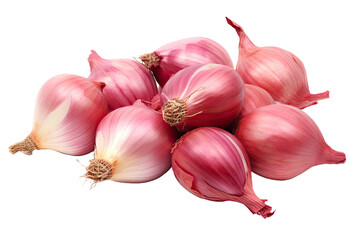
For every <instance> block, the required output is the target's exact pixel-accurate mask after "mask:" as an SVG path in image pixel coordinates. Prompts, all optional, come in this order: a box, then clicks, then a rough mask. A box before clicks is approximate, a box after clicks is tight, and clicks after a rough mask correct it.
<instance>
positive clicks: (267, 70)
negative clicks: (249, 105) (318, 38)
mask: <svg viewBox="0 0 360 240" xmlns="http://www.w3.org/2000/svg"><path fill="white" fill-rule="evenodd" d="M226 20H227V22H228V24H229V25H230V26H232V27H233V28H234V29H235V30H236V33H237V34H238V36H239V39H240V40H239V57H238V62H237V65H236V71H238V73H239V74H240V76H241V77H242V79H243V80H244V82H245V83H246V84H252V85H256V86H259V87H261V88H263V89H265V90H266V91H267V92H268V93H270V95H271V96H272V97H273V98H274V100H275V101H277V102H281V103H284V104H288V105H292V106H295V107H297V108H300V109H302V108H306V107H308V106H311V105H314V104H317V101H318V100H322V99H325V98H329V91H325V92H323V93H318V94H311V93H310V91H309V85H308V80H307V75H306V71H305V67H304V64H303V63H302V61H301V60H300V59H299V58H298V57H296V56H295V55H294V54H292V53H291V52H289V51H286V50H284V49H281V48H278V47H257V46H255V45H254V44H253V43H252V42H251V40H250V39H249V37H248V36H247V35H246V34H245V32H244V30H243V28H242V27H241V26H240V25H238V24H236V23H235V22H233V21H231V20H230V19H228V18H226Z"/></svg>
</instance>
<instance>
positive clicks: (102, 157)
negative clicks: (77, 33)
mask: <svg viewBox="0 0 360 240" xmlns="http://www.w3.org/2000/svg"><path fill="white" fill-rule="evenodd" d="M176 138H177V132H176V130H175V129H174V128H172V127H170V126H169V125H168V124H167V123H165V122H164V121H163V120H162V118H161V114H159V113H158V112H156V111H154V110H153V109H151V108H149V107H147V106H146V105H145V104H142V103H141V101H136V102H135V103H134V105H132V106H127V107H122V108H118V109H115V110H114V111H112V112H111V113H109V114H108V115H107V116H106V117H105V118H104V119H103V120H102V121H101V122H100V124H99V127H98V129H97V131H96V148H95V157H94V159H93V160H91V161H90V165H89V166H88V167H87V168H86V169H87V173H86V174H85V176H86V177H87V178H89V179H92V180H93V181H94V183H97V182H101V181H104V180H108V179H109V180H113V181H118V182H131V183H140V182H147V181H151V180H153V179H156V178H158V177H160V176H161V175H163V174H164V173H165V172H167V171H168V170H169V168H170V166H171V159H170V158H171V155H170V151H171V148H172V145H173V144H174V142H175V141H176Z"/></svg>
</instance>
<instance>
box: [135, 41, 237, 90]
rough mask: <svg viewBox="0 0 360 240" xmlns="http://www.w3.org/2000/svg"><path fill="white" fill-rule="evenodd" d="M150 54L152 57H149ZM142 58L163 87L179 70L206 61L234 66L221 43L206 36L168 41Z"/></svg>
mask: <svg viewBox="0 0 360 240" xmlns="http://www.w3.org/2000/svg"><path fill="white" fill-rule="evenodd" d="M149 56H150V58H149ZM140 59H141V60H142V61H143V62H144V63H145V65H146V66H147V67H148V68H149V69H150V70H151V71H152V72H153V73H154V75H155V77H156V80H157V81H158V83H159V84H160V86H161V87H164V85H165V84H166V82H167V81H168V80H169V79H170V78H171V76H172V75H174V74H175V73H177V72H178V71H180V70H182V69H184V68H187V67H191V66H195V65H199V64H206V63H217V64H222V65H226V66H229V67H232V68H233V63H232V61H231V58H230V56H229V54H228V53H227V51H226V50H225V48H223V47H222V46H221V45H220V44H219V43H217V42H215V41H214V40H211V39H209V38H204V37H193V38H185V39H181V40H178V41H175V42H171V43H168V44H166V45H164V46H162V47H160V48H159V49H157V50H155V51H154V52H153V53H150V54H144V55H143V56H140Z"/></svg>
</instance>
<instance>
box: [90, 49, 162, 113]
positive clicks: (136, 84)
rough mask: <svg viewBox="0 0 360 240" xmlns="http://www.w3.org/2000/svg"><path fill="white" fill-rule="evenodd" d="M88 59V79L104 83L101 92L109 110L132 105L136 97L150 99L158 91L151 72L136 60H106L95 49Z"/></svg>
mask: <svg viewBox="0 0 360 240" xmlns="http://www.w3.org/2000/svg"><path fill="white" fill-rule="evenodd" d="M88 60H89V63H90V68H91V74H90V76H89V79H91V80H93V81H95V82H104V83H105V84H106V86H105V87H104V89H103V94H104V96H105V98H106V100H107V102H108V105H109V109H110V110H114V109H116V108H119V107H124V106H129V105H132V104H133V103H134V102H135V101H136V100H137V99H143V100H145V101H150V100H151V99H152V98H153V97H154V96H155V95H156V94H157V93H158V91H157V88H156V84H155V80H154V78H153V76H152V74H151V73H150V72H149V70H148V69H146V67H145V66H144V65H142V64H141V63H138V62H137V61H134V60H130V59H115V60H106V59H102V58H101V57H100V56H99V55H98V54H97V53H96V52H95V51H91V54H90V56H89V59H88Z"/></svg>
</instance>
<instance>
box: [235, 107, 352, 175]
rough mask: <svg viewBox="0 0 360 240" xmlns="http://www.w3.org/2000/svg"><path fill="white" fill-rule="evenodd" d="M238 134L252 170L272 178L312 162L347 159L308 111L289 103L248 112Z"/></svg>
mask: <svg viewBox="0 0 360 240" xmlns="http://www.w3.org/2000/svg"><path fill="white" fill-rule="evenodd" d="M235 135H236V137H237V138H238V139H239V140H240V142H241V143H242V144H243V145H244V147H245V148H246V151H247V152H248V154H249V157H250V162H251V169H252V171H253V172H255V173H257V174H259V175H261V176H263V177H266V178H270V179H275V180H286V179H290V178H293V177H296V176H298V175H299V174H301V173H303V172H304V171H306V170H307V169H309V168H311V167H312V166H316V165H319V164H325V163H329V164H338V163H344V162H345V159H346V158H345V154H344V153H342V152H337V151H335V150H333V149H332V148H330V147H329V145H327V144H326V142H325V140H324V137H323V136H322V134H321V132H320V129H319V128H318V127H317V125H316V124H315V122H314V121H313V120H312V119H311V118H310V117H309V116H308V115H307V114H306V113H304V112H303V111H301V110H300V109H298V108H296V107H292V106H289V105H284V104H273V105H268V106H264V107H260V108H258V109H256V110H255V111H253V112H251V113H249V114H247V115H246V116H245V117H244V118H243V119H242V120H241V121H240V123H239V125H238V128H237V130H236V132H235Z"/></svg>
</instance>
